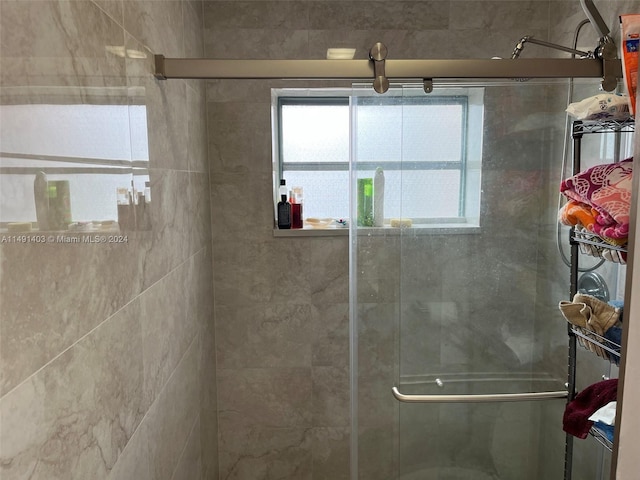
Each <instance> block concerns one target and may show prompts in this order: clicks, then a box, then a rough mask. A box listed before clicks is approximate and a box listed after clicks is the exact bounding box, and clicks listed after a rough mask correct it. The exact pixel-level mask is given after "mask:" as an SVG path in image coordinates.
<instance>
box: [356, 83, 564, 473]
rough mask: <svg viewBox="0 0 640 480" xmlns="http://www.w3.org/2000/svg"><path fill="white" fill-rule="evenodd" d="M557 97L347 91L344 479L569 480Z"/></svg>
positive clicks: (542, 86) (533, 90)
mask: <svg viewBox="0 0 640 480" xmlns="http://www.w3.org/2000/svg"><path fill="white" fill-rule="evenodd" d="M565 91H566V89H565V87H563V86H562V85H561V84H560V83H535V82H529V83H526V84H525V83H518V82H508V83H501V84H497V83H493V84H485V85H462V84H455V85H454V84H452V85H448V86H446V87H444V86H443V87H436V88H435V89H434V91H433V92H432V93H429V94H425V93H424V91H423V90H422V86H421V85H420V86H399V87H392V88H391V89H390V90H389V92H387V93H386V94H384V95H378V94H375V93H373V92H371V91H370V89H369V88H363V89H354V94H353V97H352V132H353V138H352V163H351V195H352V197H351V198H352V225H351V229H350V234H351V247H352V248H351V269H352V270H351V273H352V275H351V278H352V292H351V293H352V295H351V302H352V319H351V321H352V325H351V327H352V330H351V339H352V366H353V369H352V372H353V373H352V395H353V396H352V398H353V403H352V407H353V408H352V413H353V428H354V429H355V430H354V431H355V432H357V434H355V435H354V438H353V444H352V447H353V449H352V450H353V460H354V462H353V466H352V478H359V479H363V480H364V479H366V480H390V479H403V480H414V479H415V480H431V479H434V480H436V479H437V480H444V479H450V480H466V479H468V480H489V479H491V480H494V479H500V480H514V479H517V480H539V479H541V478H549V479H559V478H562V475H563V474H562V472H563V463H564V455H565V451H564V445H565V435H564V433H563V432H562V424H561V418H562V412H563V409H564V405H565V401H566V400H565V399H563V398H557V397H561V396H562V392H563V391H565V390H566V387H565V382H566V358H567V354H566V352H567V347H566V345H567V339H566V324H565V323H564V322H563V320H562V317H561V316H559V313H558V311H557V305H558V301H559V300H561V299H564V297H565V296H566V290H567V287H566V280H567V271H568V270H567V269H566V267H565V266H564V265H563V264H561V262H560V261H559V256H558V255H557V252H556V250H555V248H556V247H555V245H556V212H557V201H558V199H557V185H558V182H559V179H560V176H561V163H562V162H561V160H562V152H563V138H564V126H565V115H564V112H563V110H564V108H563V106H562V105H563V101H564V97H563V96H564V95H565ZM392 389H395V396H394V393H392ZM531 392H534V393H539V392H555V393H550V394H548V396H549V398H547V399H543V400H542V399H536V400H522V399H518V401H508V402H505V401H482V402H477V400H478V399H479V397H475V396H476V395H486V394H491V395H492V394H499V395H504V394H521V393H531ZM431 395H442V401H440V398H437V399H436V402H435V403H434V402H433V401H428V402H415V400H416V399H418V400H419V399H425V398H426V399H429V400H433V399H431V398H430V397H425V396H431ZM451 395H456V397H449V396H451ZM458 395H461V396H464V398H463V397H457V396H458ZM506 398H507V399H509V400H515V398H511V397H506ZM451 399H453V400H454V401H453V402H452V401H451ZM499 399H500V400H504V399H505V397H500V398H499ZM407 400H408V401H407ZM469 400H473V401H471V402H469Z"/></svg>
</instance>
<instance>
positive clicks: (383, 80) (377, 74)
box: [369, 42, 389, 93]
mask: <svg viewBox="0 0 640 480" xmlns="http://www.w3.org/2000/svg"><path fill="white" fill-rule="evenodd" d="M387 53H389V50H387V46H386V45H385V44H384V43H380V42H378V43H376V44H375V45H374V46H373V47H371V50H369V60H371V61H372V62H373V89H374V90H375V91H376V92H377V93H385V92H386V91H387V90H389V79H388V78H387V77H386V76H385V74H384V61H385V59H386V58H387Z"/></svg>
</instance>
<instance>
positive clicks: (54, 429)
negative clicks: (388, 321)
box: [0, 0, 218, 480]
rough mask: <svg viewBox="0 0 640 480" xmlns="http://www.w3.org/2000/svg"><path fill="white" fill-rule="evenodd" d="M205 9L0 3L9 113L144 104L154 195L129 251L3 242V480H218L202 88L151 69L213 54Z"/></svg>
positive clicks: (123, 0)
mask: <svg viewBox="0 0 640 480" xmlns="http://www.w3.org/2000/svg"><path fill="white" fill-rule="evenodd" d="M202 10H203V5H202V2H200V1H187V0H184V1H182V0H176V1H136V0H96V1H88V0H83V1H79V0H78V1H67V0H44V1H37V0H33V1H31V0H29V1H25V0H17V1H11V0H2V2H0V20H1V30H0V31H1V43H0V48H1V50H0V75H1V87H2V90H1V92H0V93H1V95H2V105H8V104H25V103H26V104H28V103H40V102H43V103H48V102H51V101H53V103H55V102H56V101H58V102H60V100H59V99H60V98H61V92H63V93H64V95H62V96H65V97H67V98H66V100H65V101H68V100H69V99H70V100H71V102H70V103H78V104H82V103H91V102H92V100H94V98H93V97H92V95H97V97H99V98H100V99H102V100H101V101H102V102H104V98H105V97H106V96H110V95H111V96H114V97H118V98H117V102H118V103H124V104H125V105H126V104H127V103H136V104H138V103H143V104H144V105H146V110H147V121H148V135H149V139H148V141H149V164H148V169H149V177H150V181H151V191H152V203H151V223H152V229H151V230H147V231H136V232H129V234H128V238H127V241H126V242H125V243H119V244H65V243H62V242H55V241H53V242H47V243H44V244H38V245H36V244H25V243H6V242H5V243H3V244H2V245H0V260H1V264H0V265H1V270H0V275H1V278H0V308H1V312H0V313H1V315H0V393H1V395H2V398H1V400H0V477H1V478H2V479H3V480H12V479H24V478H31V479H44V480H53V479H60V480H63V479H64V480H69V479H82V480H88V479H91V480H98V479H106V478H109V479H113V480H116V479H117V480H131V479H136V480H146V479H149V480H151V479H167V480H169V479H176V480H177V479H185V480H192V479H195V478H198V479H199V478H211V479H213V478H217V470H218V466H217V457H216V450H217V448H216V443H217V439H216V432H217V426H216V405H215V401H216V395H215V352H214V329H213V325H212V315H213V288H212V282H213V270H212V255H211V225H210V207H209V168H208V163H207V158H206V155H207V153H206V148H207V145H206V143H207V142H206V115H205V101H204V98H205V86H204V82H202V81H181V80H175V81H167V82H159V81H157V80H155V79H154V78H153V76H152V73H153V54H154V53H162V54H165V55H167V56H176V57H182V56H187V57H190V56H202V54H203V41H202ZM109 47H111V48H109ZM113 47H119V50H118V49H117V48H116V49H114V48H113ZM123 47H124V48H123ZM126 50H136V51H138V52H143V53H144V54H145V55H146V58H143V59H140V58H132V57H131V56H130V55H118V54H116V53H117V52H120V53H121V54H122V53H123V52H125V51H126ZM141 92H143V93H141ZM56 99H58V100H56ZM2 105H0V108H2ZM126 140H128V139H125V138H123V139H122V141H123V142H125V141H126ZM39 153H44V154H46V153H47V152H39ZM27 166H28V165H27ZM113 200H114V201H115V194H114V198H113ZM24 201H25V202H29V201H31V202H33V198H32V197H30V196H26V197H25V198H24ZM26 220H28V219H26Z"/></svg>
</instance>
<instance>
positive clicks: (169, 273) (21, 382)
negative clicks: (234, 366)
mask: <svg viewBox="0 0 640 480" xmlns="http://www.w3.org/2000/svg"><path fill="white" fill-rule="evenodd" d="M204 248H205V247H202V248H201V249H200V250H197V251H196V252H194V253H193V255H191V256H189V257H187V258H186V259H185V260H184V261H183V262H181V263H179V264H178V265H176V266H175V267H174V268H172V269H171V270H169V271H168V272H167V273H166V275H163V276H162V277H161V278H159V279H158V280H156V281H155V282H154V283H152V284H151V285H149V287H147V288H146V289H145V290H143V291H141V292H140V293H139V294H138V295H136V296H135V297H133V298H132V299H131V300H129V301H128V302H127V303H125V304H124V305H123V306H122V307H120V308H119V309H118V310H116V311H115V312H113V313H112V314H111V315H109V316H108V317H107V318H105V319H104V320H103V321H102V322H100V323H99V324H98V325H96V326H95V327H93V328H92V329H91V330H89V331H88V332H87V333H85V334H84V335H82V336H81V337H80V338H78V339H77V340H75V341H74V342H73V343H72V344H71V345H69V346H68V347H66V348H64V349H63V350H62V351H61V352H60V353H58V354H57V355H55V356H54V357H52V358H51V359H50V360H49V361H47V362H46V363H45V364H44V365H42V366H41V367H40V368H38V369H37V370H35V371H34V372H33V373H31V374H30V375H29V376H27V377H25V378H24V379H23V380H22V381H20V382H19V383H18V384H17V385H16V386H15V387H13V388H12V389H11V390H9V391H7V392H6V393H5V394H4V395H2V396H1V397H0V401H1V400H2V399H4V398H5V397H7V396H9V395H10V394H12V393H13V392H14V391H16V390H17V389H18V388H20V387H21V386H22V385H24V384H25V383H26V382H28V381H29V380H31V379H32V378H33V377H35V376H37V375H38V374H39V373H40V372H41V371H42V370H44V369H45V368H47V367H48V366H50V365H51V364H52V363H53V362H55V361H56V360H57V359H58V358H60V357H61V356H62V355H64V354H65V353H66V352H68V351H69V350H71V349H72V348H74V347H75V346H76V345H77V344H78V343H80V342H81V341H82V340H84V339H85V338H86V337H88V336H89V335H92V334H93V333H94V332H95V331H96V330H98V329H99V328H100V327H102V326H103V325H104V324H105V323H107V322H108V321H109V320H111V319H112V318H113V317H114V316H116V315H118V314H119V313H120V312H122V311H123V310H124V309H125V308H127V307H128V306H129V305H131V304H132V303H133V302H135V301H137V300H139V298H140V297H141V296H142V295H144V294H145V293H146V292H148V291H149V290H151V289H152V288H154V287H155V286H156V285H158V284H159V283H160V282H162V281H163V280H164V279H166V278H167V277H168V276H169V275H171V274H173V273H174V272H175V271H176V270H178V269H179V268H181V267H182V266H184V265H185V264H186V263H187V262H189V261H191V259H192V257H193V256H195V255H197V254H198V253H200V252H201V251H202V250H204ZM190 347H191V345H189V348H190ZM189 348H187V350H188V349H189ZM181 360H182V359H181ZM179 364H180V362H178V365H179ZM176 368H177V366H176ZM172 374H173V372H172ZM169 378H171V377H169ZM167 381H168V380H167Z"/></svg>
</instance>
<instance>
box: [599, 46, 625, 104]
mask: <svg viewBox="0 0 640 480" xmlns="http://www.w3.org/2000/svg"><path fill="white" fill-rule="evenodd" d="M598 56H599V57H600V58H601V59H602V82H601V86H602V89H603V90H604V91H606V92H611V91H613V90H615V89H616V87H617V86H618V78H619V77H618V69H619V68H620V60H618V54H617V48H616V45H615V44H614V43H613V42H605V43H603V44H602V45H601V46H600V47H599V50H598Z"/></svg>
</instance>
